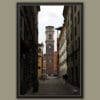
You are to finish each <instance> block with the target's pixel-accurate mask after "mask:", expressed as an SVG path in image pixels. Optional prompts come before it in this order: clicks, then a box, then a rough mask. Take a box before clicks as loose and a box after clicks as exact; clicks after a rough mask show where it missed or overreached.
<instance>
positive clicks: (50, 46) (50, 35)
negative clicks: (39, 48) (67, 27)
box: [45, 26, 54, 75]
mask: <svg viewBox="0 0 100 100" xmlns="http://www.w3.org/2000/svg"><path fill="white" fill-rule="evenodd" d="M45 42H46V69H47V74H48V75H51V74H53V71H54V70H53V69H54V27H53V26H47V27H46V41H45Z"/></svg>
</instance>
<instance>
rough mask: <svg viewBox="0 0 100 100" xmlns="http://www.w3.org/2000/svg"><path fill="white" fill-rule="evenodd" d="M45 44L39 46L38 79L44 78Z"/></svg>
mask: <svg viewBox="0 0 100 100" xmlns="http://www.w3.org/2000/svg"><path fill="white" fill-rule="evenodd" d="M43 46H44V45H43V43H41V44H38V78H39V79H42V77H43Z"/></svg>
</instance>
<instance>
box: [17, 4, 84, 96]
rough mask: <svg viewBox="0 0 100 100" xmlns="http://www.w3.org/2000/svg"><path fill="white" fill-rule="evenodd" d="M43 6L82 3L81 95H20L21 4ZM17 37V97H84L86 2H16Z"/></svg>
mask: <svg viewBox="0 0 100 100" xmlns="http://www.w3.org/2000/svg"><path fill="white" fill-rule="evenodd" d="M20 5H21V6H41V5H81V36H80V37H81V40H80V43H81V44H80V49H81V51H80V52H81V56H80V62H81V64H80V66H81V72H80V73H81V80H80V83H81V87H80V88H81V89H80V92H81V95H79V96H76V95H73V96H72V95H66V96H64V95H63V96H59V95H58V96H34V95H33V96H32V95H31V96H25V95H20V93H19V91H20V87H19V84H20V76H19V72H20V32H19V21H20V20H19V6H20ZM16 14H17V15H16V16H17V18H16V37H17V41H16V43H17V61H16V62H17V66H16V70H17V75H16V81H17V82H16V97H17V98H83V96H84V94H83V91H84V87H83V83H84V81H83V79H84V75H83V74H84V69H83V67H84V66H83V64H84V61H83V59H84V55H83V49H84V48H83V43H84V41H83V40H84V35H83V34H84V28H83V26H84V4H83V2H64V3H63V2H62V3H61V2H18V3H17V4H16Z"/></svg>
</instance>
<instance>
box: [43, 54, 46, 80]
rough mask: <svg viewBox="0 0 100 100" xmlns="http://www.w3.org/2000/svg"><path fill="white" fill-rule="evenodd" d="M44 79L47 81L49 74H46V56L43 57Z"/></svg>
mask: <svg viewBox="0 0 100 100" xmlns="http://www.w3.org/2000/svg"><path fill="white" fill-rule="evenodd" d="M43 79H47V72H46V54H44V56H43Z"/></svg>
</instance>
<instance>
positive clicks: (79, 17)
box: [78, 12, 80, 24]
mask: <svg viewBox="0 0 100 100" xmlns="http://www.w3.org/2000/svg"><path fill="white" fill-rule="evenodd" d="M79 23H80V12H78V24H79Z"/></svg>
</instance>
